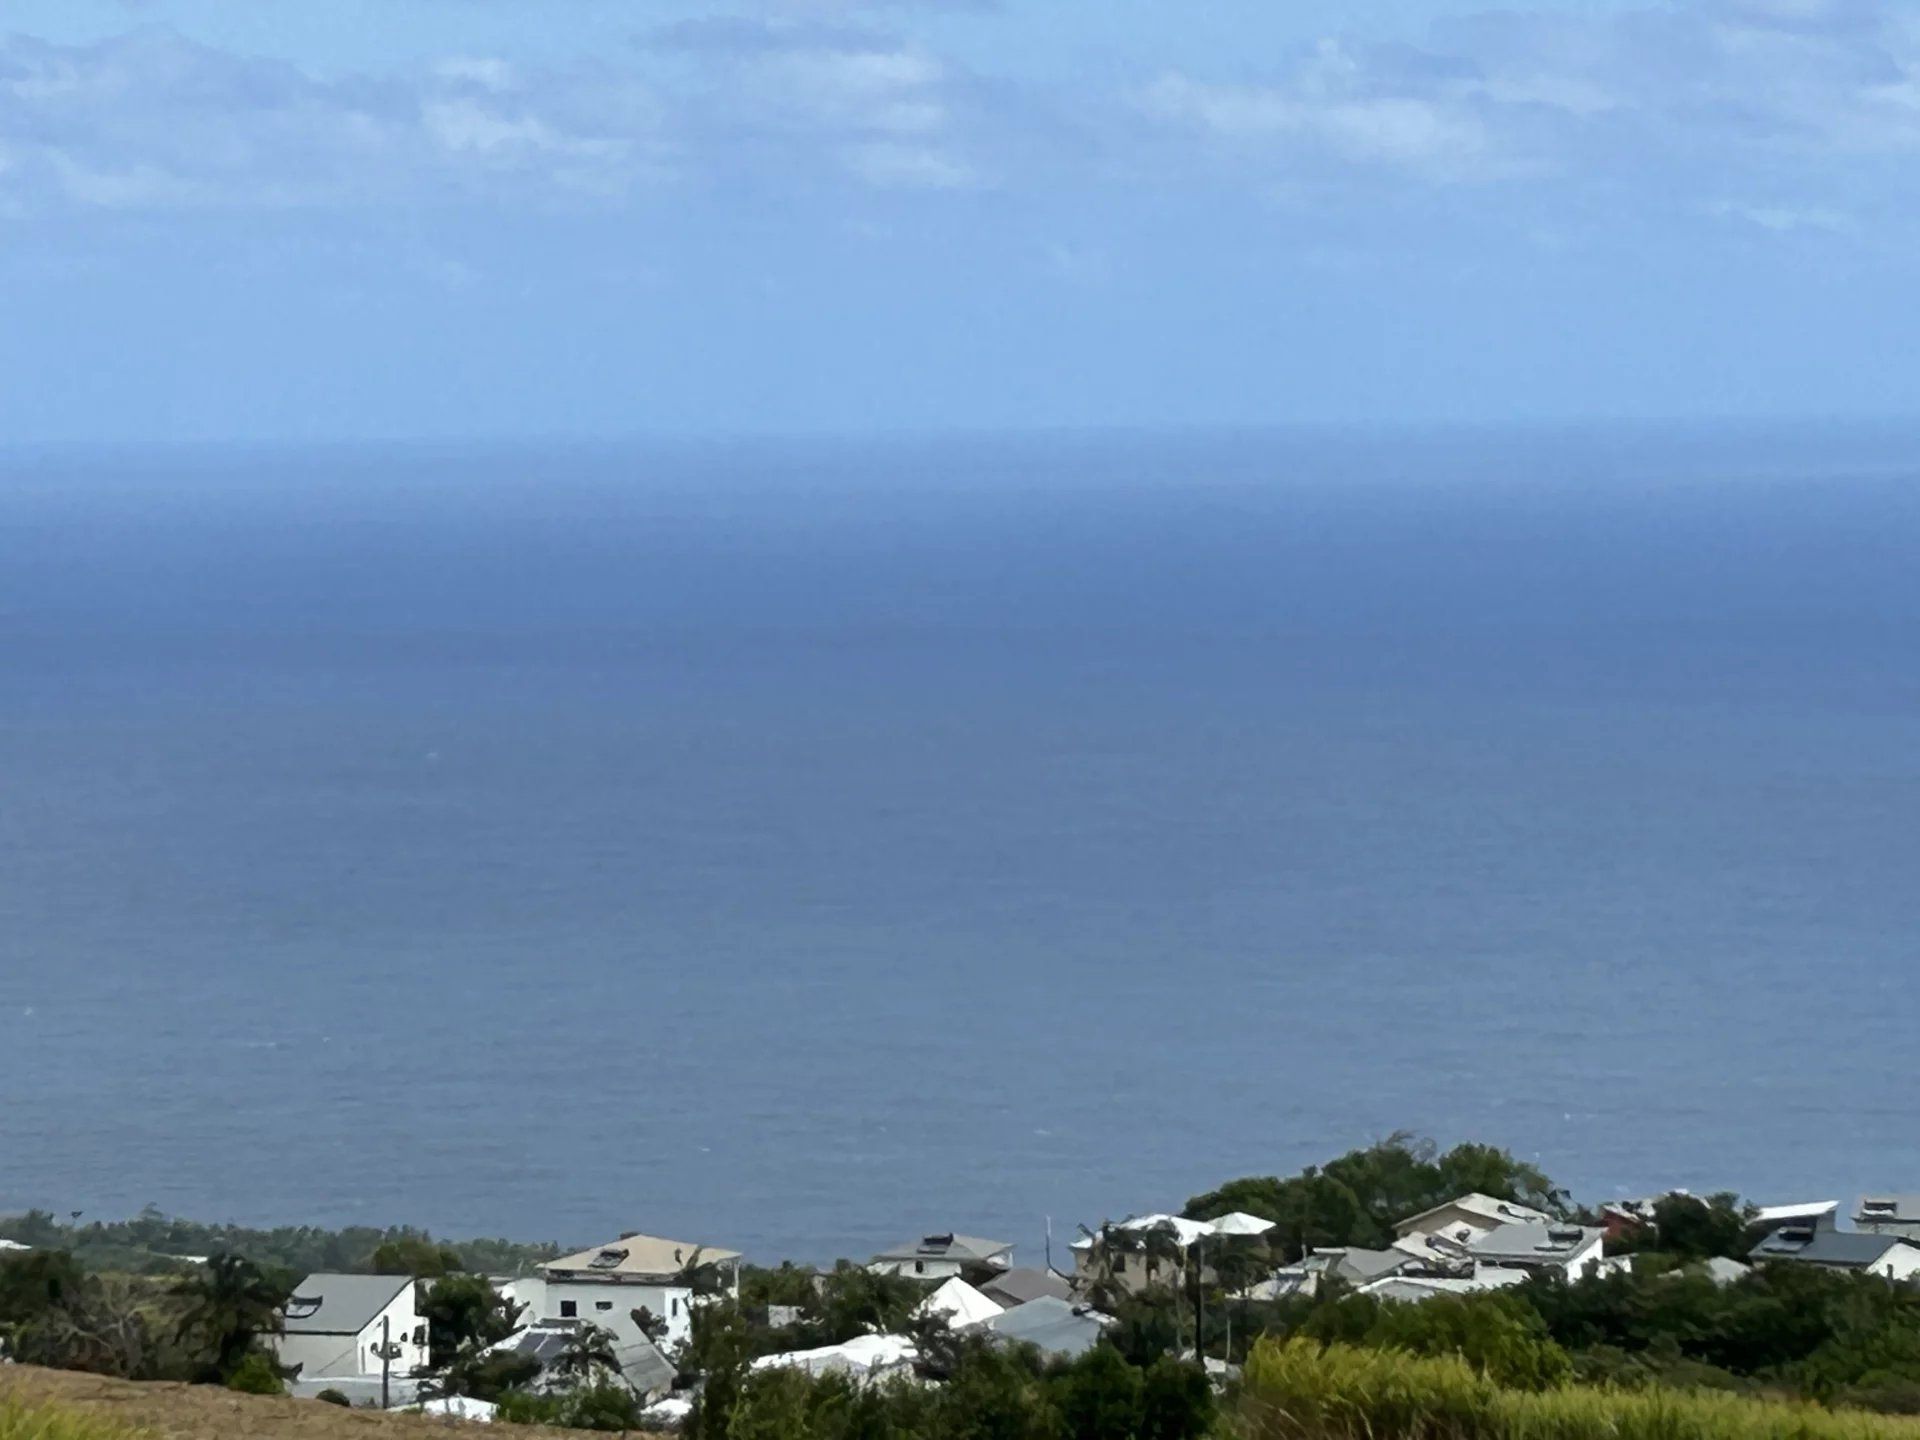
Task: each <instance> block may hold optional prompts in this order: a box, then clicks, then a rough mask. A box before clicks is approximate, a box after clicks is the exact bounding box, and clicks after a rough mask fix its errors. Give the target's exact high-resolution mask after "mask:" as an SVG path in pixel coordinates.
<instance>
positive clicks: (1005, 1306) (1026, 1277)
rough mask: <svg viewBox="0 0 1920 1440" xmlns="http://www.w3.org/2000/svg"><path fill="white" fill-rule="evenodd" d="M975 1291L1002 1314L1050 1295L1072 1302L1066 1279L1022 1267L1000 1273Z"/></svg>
mask: <svg viewBox="0 0 1920 1440" xmlns="http://www.w3.org/2000/svg"><path fill="white" fill-rule="evenodd" d="M978 1288H979V1290H980V1293H981V1294H982V1295H984V1296H986V1297H987V1298H988V1299H989V1300H991V1301H993V1303H994V1304H996V1305H998V1306H999V1307H1000V1308H1001V1309H1002V1310H1011V1309H1012V1308H1013V1307H1014V1306H1016V1305H1024V1304H1026V1303H1027V1301H1029V1300H1038V1299H1039V1298H1040V1297H1041V1296H1043V1295H1051V1296H1052V1297H1053V1298H1054V1299H1056V1300H1071V1299H1072V1298H1073V1282H1072V1281H1070V1280H1068V1279H1067V1277H1066V1276H1064V1275H1061V1274H1058V1273H1056V1272H1055V1271H1052V1270H1035V1269H1034V1268H1032V1267H1031V1266H1025V1265H1023V1266H1019V1267H1017V1268H1015V1269H1012V1270H1005V1271H1002V1272H1001V1273H1000V1274H998V1275H996V1276H994V1277H993V1278H992V1279H991V1280H988V1281H985V1282H983V1283H982V1284H981V1285H980V1286H979V1287H978Z"/></svg>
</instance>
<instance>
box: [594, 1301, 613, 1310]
mask: <svg viewBox="0 0 1920 1440" xmlns="http://www.w3.org/2000/svg"><path fill="white" fill-rule="evenodd" d="M593 1308H594V1309H596V1310H611V1309H612V1308H613V1301H611V1300H596V1301H594V1302H593Z"/></svg>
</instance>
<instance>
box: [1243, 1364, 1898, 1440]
mask: <svg viewBox="0 0 1920 1440" xmlns="http://www.w3.org/2000/svg"><path fill="white" fill-rule="evenodd" d="M1234 1428H1235V1430H1236V1431H1237V1432H1238V1434H1239V1436H1240V1437H1241V1440H1920V1422H1916V1421H1913V1420H1906V1419H1898V1418H1894V1417H1889V1416H1883V1415H1871V1414H1867V1413H1866V1412H1864V1411H1850V1410H1826V1409H1822V1408H1821V1407H1819V1406H1817V1405H1809V1404H1801V1403H1798V1402H1789V1401H1774V1400H1764V1399H1754V1398H1750V1397H1747V1396H1741V1395H1728V1394H1724V1393H1719V1392H1715V1391H1705V1390H1660V1389H1653V1390H1614V1389H1603V1388H1598V1387H1594V1386H1581V1385H1568V1386H1563V1387H1561V1388H1559V1389H1554V1390H1546V1391H1541V1392H1529V1391H1520V1390H1507V1389H1503V1388H1502V1387H1500V1386H1498V1385H1496V1384H1494V1383H1493V1382H1492V1381H1490V1380H1488V1379H1487V1378H1485V1376H1483V1375H1481V1374H1480V1373H1479V1372H1478V1371H1476V1370H1474V1369H1473V1367H1472V1366H1470V1365H1468V1364H1467V1363H1466V1362H1465V1361H1464V1360H1461V1359H1458V1358H1457V1357H1442V1358H1422V1357H1416V1356H1413V1355H1409V1354H1406V1353H1404V1352H1402V1351H1397V1350H1370V1349H1359V1348H1355V1347H1351V1346H1345V1345H1332V1346H1328V1347H1327V1348H1326V1349H1324V1350H1322V1349H1321V1348H1320V1346H1318V1345H1317V1344H1314V1343H1312V1342H1303V1341H1295V1342H1292V1343H1286V1344H1283V1343H1280V1342H1277V1341H1271V1340H1266V1341H1262V1342H1260V1344H1259V1345H1257V1346H1256V1347H1255V1349H1254V1353H1253V1355H1252V1356H1251V1357H1250V1358H1249V1359H1248V1362H1247V1367H1246V1374H1245V1377H1244V1382H1243V1384H1242V1387H1241V1395H1240V1401H1239V1408H1238V1411H1237V1413H1236V1418H1235V1426H1234Z"/></svg>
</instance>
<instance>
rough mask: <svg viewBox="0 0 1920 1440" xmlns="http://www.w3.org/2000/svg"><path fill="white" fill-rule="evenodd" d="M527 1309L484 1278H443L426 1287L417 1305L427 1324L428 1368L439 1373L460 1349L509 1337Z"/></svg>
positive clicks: (481, 1347)
mask: <svg viewBox="0 0 1920 1440" xmlns="http://www.w3.org/2000/svg"><path fill="white" fill-rule="evenodd" d="M525 1309H526V1307H525V1306H524V1305H516V1304H514V1303H513V1302H512V1301H511V1300H509V1299H507V1297H506V1296H504V1295H502V1294H501V1293H500V1292H499V1291H498V1290H496V1289H494V1287H493V1282H492V1281H491V1280H489V1279H487V1277H486V1276H484V1275H469V1274H466V1273H465V1272H461V1273H459V1274H454V1275H447V1276H443V1277H442V1278H441V1279H438V1280H436V1281H434V1282H433V1284H431V1285H429V1286H428V1287H427V1288H426V1294H425V1296H424V1297H423V1298H422V1300H421V1302H420V1315H421V1318H422V1319H424V1320H425V1321H426V1322H427V1343H428V1355H429V1358H428V1362H427V1363H428V1366H429V1368H431V1369H435V1370H440V1369H444V1368H445V1367H446V1366H448V1365H450V1364H452V1363H453V1360H454V1357H455V1356H456V1355H458V1354H459V1353H460V1352H461V1351H462V1350H463V1349H468V1348H475V1347H477V1348H480V1349H484V1348H486V1347H487V1346H489V1345H493V1344H496V1343H498V1342H499V1341H501V1340H504V1339H506V1338H507V1336H509V1335H511V1334H512V1333H513V1332H514V1330H515V1329H516V1328H517V1327H518V1325H519V1323H520V1315H521V1312H522V1311H524V1310H525Z"/></svg>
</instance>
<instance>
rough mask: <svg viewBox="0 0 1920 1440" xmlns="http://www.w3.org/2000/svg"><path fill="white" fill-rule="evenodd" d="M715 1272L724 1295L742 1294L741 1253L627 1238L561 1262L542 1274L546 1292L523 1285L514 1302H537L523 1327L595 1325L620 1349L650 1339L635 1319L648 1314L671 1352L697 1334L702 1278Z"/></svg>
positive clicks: (654, 1238) (541, 1287) (648, 1237)
mask: <svg viewBox="0 0 1920 1440" xmlns="http://www.w3.org/2000/svg"><path fill="white" fill-rule="evenodd" d="M709 1266H711V1267H714V1269H716V1270H717V1271H718V1272H719V1286H720V1291H721V1293H724V1294H727V1295H732V1296H737V1295H738V1294H739V1293H740V1255H739V1252H738V1251H734V1250H716V1249H714V1248H712V1247H711V1246H705V1245H694V1244H690V1243H688V1242H686V1241H684V1240H662V1239H661V1238H659V1237H658V1236H656V1235H623V1236H621V1237H620V1238H619V1239H618V1240H615V1241H612V1242H610V1243H608V1244H606V1245H596V1246H595V1247H594V1248H593V1249H591V1250H582V1251H580V1252H579V1253H578V1254H576V1255H567V1256H563V1257H562V1258H560V1259H558V1260H555V1261H553V1262H552V1263H551V1264H549V1265H547V1266H545V1267H544V1268H543V1269H542V1270H541V1272H540V1278H541V1280H542V1281H543V1282H544V1283H543V1284H542V1285H539V1286H531V1285H529V1286H525V1287H522V1286H518V1285H516V1286H515V1287H514V1298H515V1299H516V1300H521V1301H526V1302H529V1308H528V1311H527V1313H526V1314H525V1315H523V1316H522V1317H521V1319H522V1321H523V1322H532V1321H534V1320H585V1321H590V1322H591V1323H593V1324H595V1325H598V1326H599V1327H600V1328H601V1329H603V1330H607V1331H610V1332H611V1333H612V1335H613V1339H614V1346H615V1348H616V1349H621V1348H625V1347H630V1346H633V1345H634V1344H635V1343H636V1342H638V1341H640V1340H643V1339H645V1338H646V1336H645V1332H643V1331H642V1330H641V1329H640V1326H639V1325H638V1323H637V1322H636V1321H635V1319H634V1314H635V1312H636V1311H640V1310H645V1311H647V1312H648V1313H649V1314H650V1315H652V1316H653V1317H654V1318H655V1319H656V1320H659V1321H660V1322H661V1324H662V1326H663V1327H664V1333H663V1335H662V1338H661V1340H660V1344H661V1346H662V1347H663V1348H665V1349H666V1350H667V1351H669V1352H671V1351H673V1350H674V1349H675V1348H677V1347H678V1346H680V1345H683V1344H685V1343H686V1341H687V1340H688V1339H689V1338H690V1337H691V1335H692V1333H693V1305H694V1298H695V1295H696V1293H697V1290H696V1286H695V1284H694V1272H695V1271H696V1270H704V1269H706V1268H707V1267H709ZM536 1303H537V1307H538V1308H537V1310H536V1309H535V1308H534V1306H535V1304H536Z"/></svg>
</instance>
